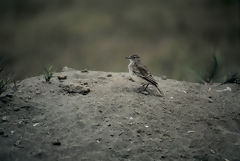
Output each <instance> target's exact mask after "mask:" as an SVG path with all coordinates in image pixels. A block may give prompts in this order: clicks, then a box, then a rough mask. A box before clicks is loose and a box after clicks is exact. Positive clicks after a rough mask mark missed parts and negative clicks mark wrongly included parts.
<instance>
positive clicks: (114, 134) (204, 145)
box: [0, 68, 240, 161]
mask: <svg viewBox="0 0 240 161" xmlns="http://www.w3.org/2000/svg"><path fill="white" fill-rule="evenodd" d="M57 76H61V77H60V79H63V80H61V81H60V80H59V79H58V77H57ZM64 76H67V78H66V79H64ZM155 78H156V80H157V81H158V82H159V87H160V88H161V89H162V91H163V92H164V93H165V96H164V97H159V96H158V94H157V91H156V90H155V89H154V88H153V87H151V86H150V88H149V89H148V92H139V89H138V87H139V85H138V84H136V82H133V81H131V80H129V77H128V74H127V73H106V72H95V71H86V70H84V71H76V70H72V69H69V68H64V71H63V72H61V73H55V75H54V77H53V78H52V80H51V82H52V83H45V82H44V79H43V76H37V77H33V78H28V79H25V80H23V81H21V82H18V84H17V89H15V91H14V90H8V91H7V92H5V93H3V94H2V97H1V101H0V118H1V120H0V160H1V161H30V160H44V161H68V160H73V161H80V160H81V161H124V160H129V161H132V160H133V161H160V160H162V161H165V160H166V161H171V160H182V161H188V160H193V161H195V160H196V161H215V160H216V161H218V160H222V161H239V160H240V86H239V85H235V84H226V85H222V86H216V84H213V85H201V84H197V83H189V82H180V81H176V80H170V79H167V80H162V79H161V78H159V77H155ZM223 89H226V90H223Z"/></svg>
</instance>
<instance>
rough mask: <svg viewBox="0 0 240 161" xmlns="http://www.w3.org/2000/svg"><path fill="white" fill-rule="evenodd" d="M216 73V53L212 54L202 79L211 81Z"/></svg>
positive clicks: (217, 71) (217, 70) (217, 69)
mask: <svg viewBox="0 0 240 161" xmlns="http://www.w3.org/2000/svg"><path fill="white" fill-rule="evenodd" d="M218 73H219V60H218V59H217V55H216V54H214V55H213V57H212V60H211V62H210V65H209V67H208V69H207V70H206V72H205V75H204V76H203V78H202V79H203V81H204V82H206V83H213V82H214V80H215V79H216V76H217V74H218Z"/></svg>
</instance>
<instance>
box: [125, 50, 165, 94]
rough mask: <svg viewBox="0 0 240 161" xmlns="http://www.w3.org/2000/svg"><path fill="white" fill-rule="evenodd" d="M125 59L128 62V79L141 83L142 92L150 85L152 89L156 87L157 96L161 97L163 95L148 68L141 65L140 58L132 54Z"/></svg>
mask: <svg viewBox="0 0 240 161" xmlns="http://www.w3.org/2000/svg"><path fill="white" fill-rule="evenodd" d="M125 58H126V59H129V61H130V63H129V65H128V70H129V74H130V77H131V78H132V79H133V80H134V81H135V82H138V83H141V84H142V85H143V87H144V91H145V90H146V89H147V88H148V86H149V85H150V84H151V85H153V86H154V87H156V89H157V91H158V93H159V95H160V96H161V97H163V96H164V93H163V92H162V91H161V90H160V89H159V87H158V83H157V81H156V80H155V79H154V78H153V76H152V74H151V73H150V71H149V70H148V68H147V67H146V66H145V65H143V64H142V62H141V59H140V56H138V55H137V54H133V55H130V56H127V57H125Z"/></svg>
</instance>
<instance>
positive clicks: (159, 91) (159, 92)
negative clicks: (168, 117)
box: [155, 85, 164, 97]
mask: <svg viewBox="0 0 240 161" xmlns="http://www.w3.org/2000/svg"><path fill="white" fill-rule="evenodd" d="M155 87H156V88H157V91H158V94H159V95H160V96H161V97H163V96H164V93H163V92H162V91H161V90H160V89H159V87H158V85H156V86H155Z"/></svg>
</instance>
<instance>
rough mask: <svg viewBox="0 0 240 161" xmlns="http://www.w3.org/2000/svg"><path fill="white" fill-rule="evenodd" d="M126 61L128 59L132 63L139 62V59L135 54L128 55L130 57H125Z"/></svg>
mask: <svg viewBox="0 0 240 161" xmlns="http://www.w3.org/2000/svg"><path fill="white" fill-rule="evenodd" d="M126 59H129V60H130V61H131V60H132V61H134V62H136V61H140V57H139V56H138V55H136V54H133V55H130V56H128V57H126Z"/></svg>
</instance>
